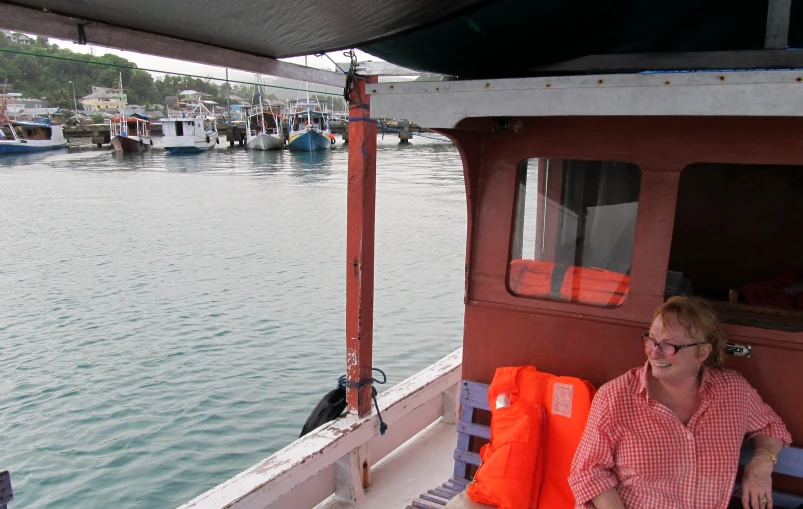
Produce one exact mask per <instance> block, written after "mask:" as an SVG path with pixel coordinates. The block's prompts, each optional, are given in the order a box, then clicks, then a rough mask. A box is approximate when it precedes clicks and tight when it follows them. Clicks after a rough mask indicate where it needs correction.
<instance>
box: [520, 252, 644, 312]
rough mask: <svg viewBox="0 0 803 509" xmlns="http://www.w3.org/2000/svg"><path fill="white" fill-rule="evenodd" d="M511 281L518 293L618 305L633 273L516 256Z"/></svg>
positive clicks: (624, 294) (609, 305)
mask: <svg viewBox="0 0 803 509" xmlns="http://www.w3.org/2000/svg"><path fill="white" fill-rule="evenodd" d="M508 284H509V285H510V290H511V291H512V292H513V293H515V294H517V295H525V296H531V297H543V298H547V299H558V300H563V301H568V302H583V303H585V304H595V305H598V306H606V307H616V306H621V305H622V304H623V303H624V301H625V297H627V289H628V288H629V287H630V276H628V275H627V274H623V273H621V272H614V271H611V270H605V269H598V268H596V267H577V266H574V265H571V266H568V265H561V264H556V263H555V262H540V261H537V260H513V261H511V262H510V277H509V278H508Z"/></svg>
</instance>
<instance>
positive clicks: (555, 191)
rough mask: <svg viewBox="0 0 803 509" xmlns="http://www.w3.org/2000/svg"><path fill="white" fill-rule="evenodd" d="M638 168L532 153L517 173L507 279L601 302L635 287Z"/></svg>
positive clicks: (536, 292)
mask: <svg viewBox="0 0 803 509" xmlns="http://www.w3.org/2000/svg"><path fill="white" fill-rule="evenodd" d="M640 185H641V171H640V169H639V167H638V166H636V165H635V164H632V163H623V162H609V161H579V160H567V159H530V160H528V161H525V162H523V163H521V165H520V166H519V175H518V186H519V188H518V192H517V204H516V205H517V211H516V212H517V214H516V216H517V217H516V222H515V228H514V232H513V242H512V250H511V262H510V276H509V278H508V285H509V287H510V290H511V291H512V292H513V293H514V294H516V295H522V296H527V297H540V298H549V299H556V300H564V301H570V302H582V303H586V304H592V305H597V306H605V307H615V306H620V305H622V304H623V303H624V301H625V298H626V296H627V291H628V288H629V286H630V266H631V263H632V260H633V240H634V238H635V231H636V214H637V212H638V196H639V188H640Z"/></svg>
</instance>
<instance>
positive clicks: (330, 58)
mask: <svg viewBox="0 0 803 509" xmlns="http://www.w3.org/2000/svg"><path fill="white" fill-rule="evenodd" d="M315 56H316V57H326V58H328V59H329V60H330V61H331V62H332V63H333V64H335V67H337V70H338V71H340V72H342V73H343V74H347V73H348V71H347V70H345V69H343V68H342V67H340V66H339V65H337V62H335V61H334V60H332V57H330V56H329V55H327V54H326V53H316V54H315Z"/></svg>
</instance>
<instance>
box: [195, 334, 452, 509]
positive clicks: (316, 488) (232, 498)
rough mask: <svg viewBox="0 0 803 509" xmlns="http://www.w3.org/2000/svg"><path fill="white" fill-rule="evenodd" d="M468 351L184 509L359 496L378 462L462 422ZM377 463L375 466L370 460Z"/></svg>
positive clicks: (272, 507) (303, 503) (272, 506)
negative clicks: (427, 431) (435, 427)
mask: <svg viewBox="0 0 803 509" xmlns="http://www.w3.org/2000/svg"><path fill="white" fill-rule="evenodd" d="M462 357H463V349H462V348H460V349H458V350H456V351H454V352H452V353H451V354H449V355H447V356H446V357H444V358H443V359H441V360H439V361H438V362H436V363H435V364H433V365H431V366H429V367H428V368H426V369H424V370H423V371H420V372H419V373H417V374H415V375H413V376H411V377H410V378H408V379H406V380H404V381H403V382H401V383H399V384H397V385H395V386H393V387H391V388H390V389H388V390H386V391H385V392H383V393H381V394H379V396H378V397H377V403H378V405H379V410H380V413H381V414H382V419H383V420H384V422H385V423H386V424H387V425H388V429H387V431H386V433H385V434H384V435H381V434H380V432H379V418H378V417H377V414H376V412H372V413H371V414H369V415H367V416H365V417H362V418H359V417H357V416H356V415H353V414H349V415H347V416H346V417H343V418H340V419H337V420H334V421H331V422H329V423H328V424H325V425H324V426H321V427H320V428H318V429H316V430H315V431H313V432H311V433H309V434H308V435H305V436H303V437H302V438H299V439H298V440H296V441H295V442H293V443H291V444H290V445H288V446H287V447H285V448H284V449H281V450H280V451H278V452H276V453H275V454H273V455H272V456H270V457H268V458H266V459H264V460H262V461H261V462H259V463H257V464H256V465H254V466H252V467H251V468H249V469H248V470H246V471H244V472H241V473H240V474H238V475H237V476H235V477H233V478H231V479H229V480H228V481H226V482H224V483H223V484H220V485H218V486H216V487H215V488H212V489H211V490H209V491H207V492H206V493H203V494H201V495H199V496H198V497H196V498H194V499H193V500H191V501H189V502H187V503H186V504H184V505H182V506H181V508H180V509H223V508H232V509H236V508H246V507H260V508H264V509H290V508H292V509H302V508H311V507H315V506H316V505H317V504H319V503H320V502H322V501H324V500H326V499H328V498H330V497H331V496H332V495H334V496H335V497H336V498H339V499H343V500H347V501H351V502H359V501H360V498H361V497H362V496H363V493H364V492H363V485H364V481H365V480H366V479H368V478H370V465H371V464H374V463H376V462H378V461H379V460H381V459H382V458H384V457H385V456H387V455H388V454H390V453H391V452H393V451H394V450H396V449H397V448H398V447H399V446H401V445H402V444H404V443H405V442H407V441H408V440H409V439H410V438H412V437H413V436H415V435H416V434H417V433H419V432H420V431H421V430H423V429H424V428H426V427H427V426H429V425H430V424H432V423H434V422H436V421H438V420H440V419H443V420H444V421H445V422H448V423H455V422H456V421H457V411H458V408H457V407H458V403H459V394H460V392H459V391H460V380H461V377H462ZM369 461H370V464H369V463H368V462H369Z"/></svg>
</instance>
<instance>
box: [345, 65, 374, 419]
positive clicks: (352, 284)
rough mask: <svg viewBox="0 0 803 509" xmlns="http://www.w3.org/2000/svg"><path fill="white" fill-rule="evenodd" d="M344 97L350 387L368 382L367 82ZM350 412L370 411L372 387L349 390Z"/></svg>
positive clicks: (370, 173)
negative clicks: (346, 116)
mask: <svg viewBox="0 0 803 509" xmlns="http://www.w3.org/2000/svg"><path fill="white" fill-rule="evenodd" d="M377 81H378V79H377V77H376V76H368V77H360V78H357V79H355V80H354V87H353V88H352V89H351V90H350V92H349V117H350V118H351V119H352V120H351V121H350V122H349V178H348V214H347V217H348V226H347V234H346V375H347V378H348V381H349V382H350V383H352V384H354V383H356V382H360V381H363V380H370V379H371V368H372V348H373V327H374V225H375V219H376V124H375V123H373V122H370V121H369V120H368V118H369V117H370V102H369V101H370V98H369V96H368V95H366V93H365V85H366V84H367V83H376V82H377ZM346 399H347V401H348V409H349V412H356V413H357V415H358V416H359V417H362V416H364V415H367V414H368V413H370V412H371V385H370V384H367V385H363V386H362V387H360V388H359V389H357V388H353V387H349V388H348V390H347V396H346Z"/></svg>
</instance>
